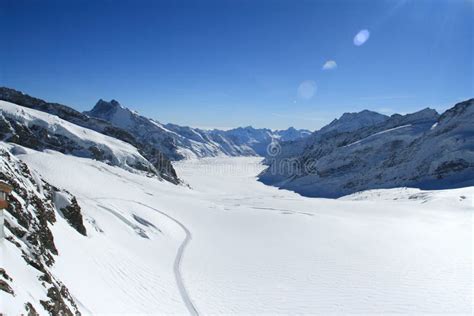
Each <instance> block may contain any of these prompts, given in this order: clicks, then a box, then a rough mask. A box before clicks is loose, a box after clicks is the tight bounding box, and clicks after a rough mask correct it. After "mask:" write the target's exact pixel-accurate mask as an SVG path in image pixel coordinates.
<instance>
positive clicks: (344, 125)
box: [321, 110, 388, 133]
mask: <svg viewBox="0 0 474 316" xmlns="http://www.w3.org/2000/svg"><path fill="white" fill-rule="evenodd" d="M387 119H388V116H386V115H383V114H380V113H377V112H374V111H369V110H363V111H360V112H351V113H349V112H346V113H344V114H342V116H341V117H340V118H338V119H335V120H333V121H332V122H331V123H330V124H329V125H326V126H325V127H323V128H322V129H321V132H323V133H327V132H330V131H338V132H351V131H354V130H357V129H359V128H361V127H365V126H370V125H375V124H378V123H380V122H383V121H385V120H387Z"/></svg>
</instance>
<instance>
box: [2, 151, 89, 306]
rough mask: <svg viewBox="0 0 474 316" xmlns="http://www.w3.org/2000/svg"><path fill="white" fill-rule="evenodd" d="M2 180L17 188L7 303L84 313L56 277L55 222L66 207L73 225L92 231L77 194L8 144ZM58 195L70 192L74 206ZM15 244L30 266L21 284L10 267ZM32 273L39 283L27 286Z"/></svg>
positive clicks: (5, 277)
mask: <svg viewBox="0 0 474 316" xmlns="http://www.w3.org/2000/svg"><path fill="white" fill-rule="evenodd" d="M0 180H1V181H4V182H7V183H8V184H10V185H11V186H12V187H13V191H12V193H11V195H10V197H9V200H10V205H9V207H8V208H7V209H6V210H5V214H4V216H5V228H6V232H5V233H6V238H5V240H4V241H2V242H3V243H7V245H5V247H6V248H3V250H4V251H5V252H3V253H2V256H5V260H6V262H5V264H7V266H6V267H2V268H1V269H0V290H3V291H5V292H6V293H8V294H9V295H10V296H7V297H6V298H5V300H6V301H5V303H6V304H9V303H13V302H15V305H20V306H21V305H23V306H24V307H25V313H31V314H35V313H42V314H44V313H45V312H47V313H49V314H51V315H74V314H78V313H79V311H78V309H77V305H76V302H75V301H74V299H73V298H72V297H71V295H70V294H69V291H68V289H67V287H66V285H65V284H63V282H61V280H58V279H57V278H56V277H54V275H53V274H52V273H51V270H50V269H51V267H53V265H54V262H55V257H56V256H57V255H58V250H57V248H56V245H55V242H54V236H53V233H52V231H51V226H52V225H54V223H55V222H56V221H57V216H56V215H57V214H58V212H59V208H60V207H61V208H62V209H63V210H66V211H65V213H64V214H65V215H64V216H65V217H66V218H68V222H70V223H71V226H72V227H71V230H72V231H74V230H77V232H76V233H80V234H82V235H86V234H87V231H86V229H85V227H84V224H83V221H82V214H81V208H80V206H79V205H78V204H77V201H76V199H75V197H74V196H72V195H71V194H70V193H69V192H67V191H65V190H61V189H58V188H56V187H54V186H52V185H50V184H48V183H47V182H46V181H44V180H43V179H41V177H39V176H38V175H37V174H34V173H33V172H32V171H30V169H29V168H28V167H27V166H26V165H25V164H24V163H22V162H21V161H20V160H18V159H17V158H16V157H14V156H13V155H12V154H11V153H10V152H9V148H7V147H5V146H3V145H2V146H1V147H0ZM56 196H62V197H65V198H67V199H68V200H70V201H72V203H71V204H70V205H68V206H65V205H63V204H61V205H58V204H57V203H56V202H55V200H56V199H55V197H56ZM61 203H62V202H61ZM66 213H67V214H66ZM11 249H14V250H15V252H19V253H20V254H21V257H22V258H23V260H24V262H25V263H26V264H25V267H28V269H25V270H24V271H21V270H20V271H21V279H22V281H19V282H20V283H19V284H18V283H17V282H18V277H19V276H18V273H20V272H19V270H18V269H17V267H15V269H14V270H13V271H9V270H8V269H9V268H8V267H9V265H8V262H9V257H10V254H11ZM18 258H19V257H18ZM18 260H21V259H18ZM2 265H3V264H2ZM10 268H11V267H10ZM15 273H16V274H15ZM33 276H35V277H34V278H33ZM28 278H30V280H31V279H33V280H35V282H36V283H33V284H29V285H28V286H25V284H23V283H22V282H24V280H25V279H28ZM33 288H35V289H38V288H39V289H40V290H42V292H43V295H42V296H43V297H44V299H40V298H41V297H35V298H33V297H32V296H31V293H30V291H32V290H33Z"/></svg>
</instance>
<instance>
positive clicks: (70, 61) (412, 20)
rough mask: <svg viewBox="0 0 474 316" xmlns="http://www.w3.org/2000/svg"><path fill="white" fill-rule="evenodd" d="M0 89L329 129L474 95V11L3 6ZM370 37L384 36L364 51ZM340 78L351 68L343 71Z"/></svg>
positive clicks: (434, 3) (148, 111)
mask: <svg viewBox="0 0 474 316" xmlns="http://www.w3.org/2000/svg"><path fill="white" fill-rule="evenodd" d="M0 9H1V10H0V29H1V31H0V32H1V36H2V39H1V42H2V45H1V49H0V66H1V68H0V85H3V86H8V87H12V88H16V89H19V90H22V91H24V92H26V93H29V94H31V95H34V96H38V97H41V98H44V99H47V100H50V101H56V102H61V103H64V104H67V105H71V106H73V107H75V108H77V109H79V110H87V109H90V108H91V107H92V106H93V105H94V104H95V102H96V101H97V100H98V99H99V98H103V99H112V98H114V99H117V100H119V101H120V102H121V103H122V104H124V105H125V106H128V107H130V108H132V109H135V110H137V111H139V112H140V113H142V114H144V115H146V116H149V117H153V118H156V119H158V120H160V121H161V122H164V123H166V122H173V123H178V124H184V125H190V126H198V127H225V128H228V127H235V126H242V125H253V126H256V127H270V128H286V127H288V126H295V127H300V128H309V129H316V128H319V127H321V126H322V125H324V124H325V123H328V122H329V121H331V120H332V119H333V118H335V117H337V116H339V115H341V114H342V113H343V112H347V111H358V110H362V109H364V108H367V109H371V110H377V111H381V112H384V113H388V114H390V113H393V112H410V111H415V110H418V109H421V108H423V107H427V106H430V107H434V108H436V109H439V110H441V109H445V108H446V107H448V106H450V105H452V104H453V103H455V102H457V101H459V100H461V99H466V98H469V97H473V72H474V65H473V43H472V42H473V22H472V20H473V1H472V0H444V1H442V0H425V1H423V0H417V1H414V0H413V1H409V0H407V1H405V0H390V1H384V0H373V1H357V0H344V1H329V0H328V1H317V0H315V1H298V0H293V1H290V0H288V1H277V0H275V1H270V0H267V1H258V0H254V1H242V0H232V1H171V0H169V1H161V2H160V1H100V0H99V1H92V0H90V1H46V0H44V1H21V0H20V1H18V0H17V1H9V0H2V1H1V2H0ZM361 30H368V32H369V34H370V36H369V38H368V40H367V41H365V42H364V43H363V44H362V45H360V44H361V40H362V42H363V40H364V39H365V37H364V36H363V33H361V34H362V35H360V36H359V37H358V40H359V41H358V42H357V44H359V45H355V43H354V37H355V36H356V34H357V33H358V32H359V31H361ZM327 61H333V62H329V63H328V64H327V68H331V66H334V62H335V63H336V64H337V67H336V68H332V69H325V70H323V69H322V67H323V65H324V64H325V63H326V62H327Z"/></svg>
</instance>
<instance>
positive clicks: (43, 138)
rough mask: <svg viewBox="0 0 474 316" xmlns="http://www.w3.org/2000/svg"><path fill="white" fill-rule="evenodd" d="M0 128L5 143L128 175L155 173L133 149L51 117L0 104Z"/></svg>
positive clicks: (5, 103) (7, 104)
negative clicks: (71, 157)
mask: <svg viewBox="0 0 474 316" xmlns="http://www.w3.org/2000/svg"><path fill="white" fill-rule="evenodd" d="M0 126H1V130H2V131H1V132H0V136H1V138H2V139H3V140H6V141H9V142H14V143H18V144H21V145H25V146H28V147H32V148H35V149H43V148H50V149H54V150H58V151H61V152H64V153H68V154H72V155H75V156H79V157H88V158H94V159H97V160H101V161H105V162H106V163H109V164H112V165H116V166H119V167H121V168H124V169H126V170H130V171H137V170H141V171H146V172H150V173H156V169H155V167H154V166H153V165H152V164H151V163H150V162H149V161H148V160H146V159H145V158H144V157H143V156H142V155H141V154H140V153H139V152H138V150H137V149H136V148H135V147H134V146H132V145H130V144H128V143H125V142H123V141H120V140H118V139H116V138H112V137H109V136H106V135H104V134H101V133H98V132H95V131H93V130H90V129H86V128H83V127H80V126H77V125H75V124H72V123H70V122H68V121H65V120H63V119H60V118H59V117H57V116H54V115H51V114H47V113H44V112H41V111H37V110H33V109H29V108H25V107H22V106H19V105H16V104H13V103H10V102H5V101H0Z"/></svg>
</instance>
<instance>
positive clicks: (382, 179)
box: [260, 99, 474, 197]
mask: <svg viewBox="0 0 474 316" xmlns="http://www.w3.org/2000/svg"><path fill="white" fill-rule="evenodd" d="M473 109H474V100H473V99H471V100H468V101H465V102H462V103H459V104H457V105H456V106H455V107H453V108H452V109H451V110H448V111H447V112H446V113H444V114H443V115H441V116H439V115H438V114H437V113H436V112H435V111H434V110H431V109H424V110H421V111H419V112H416V113H413V114H407V115H403V116H402V115H398V114H396V115H393V116H391V117H390V118H388V117H386V118H385V119H383V120H381V121H379V122H376V121H373V122H372V121H368V120H367V119H366V117H367V112H365V111H363V112H361V113H360V117H361V118H362V119H361V120H359V116H358V115H355V114H354V115H351V117H352V119H351V120H347V126H346V125H345V124H344V123H343V121H344V120H343V119H342V118H344V117H345V116H346V115H343V117H342V118H341V119H340V120H336V121H335V122H333V123H331V124H330V125H328V126H327V127H324V128H322V129H321V130H320V131H318V132H315V133H313V134H312V135H311V136H310V137H309V138H307V139H305V140H302V141H300V142H297V144H296V145H295V144H294V143H282V144H281V146H282V147H281V153H280V154H278V155H276V156H275V157H270V158H268V159H267V161H266V163H267V164H268V165H269V168H268V169H267V170H265V171H264V172H263V173H262V174H261V175H260V179H261V181H263V182H264V183H266V184H272V185H275V186H278V187H281V188H285V189H290V190H294V191H296V192H298V193H301V194H303V195H308V196H321V197H340V196H342V195H346V194H351V193H354V192H357V191H362V190H367V189H375V188H391V187H400V186H411V187H418V188H425V189H439V188H453V187H462V186H467V185H473V184H474V180H473V179H474V143H473V138H472V137H471V136H472V134H473V133H474V125H473V124H472V122H474V115H473ZM354 120H356V121H357V123H354ZM361 122H362V123H361ZM348 131H349V132H348ZM289 166H291V167H289ZM294 166H296V167H294Z"/></svg>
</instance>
